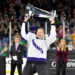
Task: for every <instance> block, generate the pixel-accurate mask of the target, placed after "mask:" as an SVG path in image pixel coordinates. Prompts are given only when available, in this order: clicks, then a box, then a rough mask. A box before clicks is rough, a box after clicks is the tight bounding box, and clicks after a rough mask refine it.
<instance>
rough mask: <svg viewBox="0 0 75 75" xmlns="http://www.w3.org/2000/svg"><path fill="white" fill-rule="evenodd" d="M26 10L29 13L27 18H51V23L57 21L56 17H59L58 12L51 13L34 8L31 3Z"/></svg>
mask: <svg viewBox="0 0 75 75" xmlns="http://www.w3.org/2000/svg"><path fill="white" fill-rule="evenodd" d="M26 10H27V11H28V12H26V16H28V17H31V16H33V15H36V16H38V17H42V18H49V19H50V21H51V20H53V19H55V17H57V14H56V10H52V11H50V12H49V11H46V10H43V9H40V8H37V7H34V6H33V5H32V4H30V3H28V4H27V6H26Z"/></svg>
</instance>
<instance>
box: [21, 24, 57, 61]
mask: <svg viewBox="0 0 75 75" xmlns="http://www.w3.org/2000/svg"><path fill="white" fill-rule="evenodd" d="M21 36H22V37H23V38H24V39H25V40H27V41H28V54H27V60H28V61H42V62H46V58H47V50H48V48H49V46H50V45H51V44H52V43H53V42H55V40H56V28H55V26H54V25H51V30H50V35H48V34H47V35H45V36H44V37H42V38H40V39H37V38H36V34H33V33H31V32H29V33H27V34H26V30H25V23H23V24H22V28H21Z"/></svg>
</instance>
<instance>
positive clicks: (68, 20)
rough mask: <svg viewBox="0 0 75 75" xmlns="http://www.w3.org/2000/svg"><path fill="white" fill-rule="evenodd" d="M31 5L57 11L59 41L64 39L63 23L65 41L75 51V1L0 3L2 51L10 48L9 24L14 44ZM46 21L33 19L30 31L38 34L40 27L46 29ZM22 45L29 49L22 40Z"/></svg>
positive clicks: (5, 0) (13, 1)
mask: <svg viewBox="0 0 75 75" xmlns="http://www.w3.org/2000/svg"><path fill="white" fill-rule="evenodd" d="M27 3H31V4H33V5H34V6H36V7H39V8H41V9H44V10H48V11H50V10H56V11H57V14H58V17H57V18H56V23H55V24H56V28H57V29H56V31H57V41H56V42H55V44H56V43H57V42H58V41H59V40H60V39H61V38H63V22H65V35H64V36H65V39H66V41H67V46H68V47H69V49H70V50H75V0H3V1H2V0H1V1H0V50H2V49H4V47H5V44H7V46H9V33H10V32H9V23H10V22H11V35H12V43H13V42H14V41H13V39H14V38H13V36H14V35H15V34H20V31H21V25H22V22H23V20H24V16H25V11H26V10H25V7H26V5H27ZM45 21H46V19H43V18H38V17H36V18H35V17H31V19H30V20H29V27H30V28H29V29H30V30H31V31H32V32H34V33H36V30H37V29H38V28H39V27H44V25H45ZM21 44H23V45H25V47H27V44H26V41H25V40H23V39H22V38H21Z"/></svg>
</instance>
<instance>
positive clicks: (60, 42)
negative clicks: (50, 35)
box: [58, 39, 67, 51]
mask: <svg viewBox="0 0 75 75" xmlns="http://www.w3.org/2000/svg"><path fill="white" fill-rule="evenodd" d="M62 40H64V41H65V39H61V40H60V42H59V45H58V47H59V49H61V47H62V45H61V42H62ZM66 47H67V46H66V41H65V44H64V51H66Z"/></svg>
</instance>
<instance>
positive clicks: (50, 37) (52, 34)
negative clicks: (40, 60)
mask: <svg viewBox="0 0 75 75" xmlns="http://www.w3.org/2000/svg"><path fill="white" fill-rule="evenodd" d="M54 23H55V21H54V20H52V21H51V30H50V34H49V35H47V36H46V41H47V45H48V47H49V45H50V44H52V43H54V42H55V41H56V27H55V25H54Z"/></svg>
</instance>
